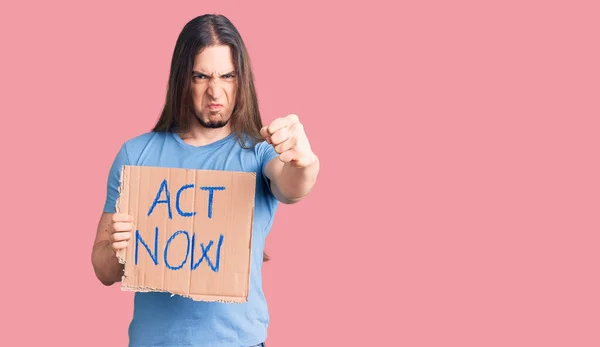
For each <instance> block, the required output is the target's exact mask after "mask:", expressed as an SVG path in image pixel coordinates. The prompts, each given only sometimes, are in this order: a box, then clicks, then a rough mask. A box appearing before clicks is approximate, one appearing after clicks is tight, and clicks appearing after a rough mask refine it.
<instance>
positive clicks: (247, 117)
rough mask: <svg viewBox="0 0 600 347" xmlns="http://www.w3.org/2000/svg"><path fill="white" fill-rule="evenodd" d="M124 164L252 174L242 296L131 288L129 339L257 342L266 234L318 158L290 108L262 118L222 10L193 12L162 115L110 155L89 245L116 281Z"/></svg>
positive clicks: (261, 335)
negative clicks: (212, 298) (213, 297)
mask: <svg viewBox="0 0 600 347" xmlns="http://www.w3.org/2000/svg"><path fill="white" fill-rule="evenodd" d="M122 165H146V166H163V167H179V168H192V169H211V170H232V171H249V172H256V173H257V188H256V197H255V199H256V200H255V211H254V226H253V236H252V258H251V276H250V282H251V283H250V291H249V297H248V302H247V303H243V304H227V303H216V302H201V301H193V300H191V299H187V298H184V297H182V296H177V295H175V296H171V295H170V294H168V293H156V292H153V293H136V294H135V299H134V314H133V319H132V321H131V324H130V326H129V338H130V341H129V343H130V346H164V347H166V346H211V347H221V346H222V347H230V346H232V347H233V346H263V343H264V341H265V340H266V337H267V326H268V323H269V315H268V311H267V305H266V300H265V297H264V294H263V291H262V275H261V266H262V262H263V257H262V256H263V249H264V245H265V239H266V236H267V235H268V233H269V231H270V228H271V225H272V222H273V218H274V215H275V211H276V208H277V205H278V203H279V202H283V203H294V202H297V201H300V200H301V199H302V198H303V197H305V196H306V195H307V194H308V193H309V192H310V191H311V189H312V188H313V186H314V184H315V182H316V179H317V174H318V172H319V159H318V158H317V156H316V155H315V154H314V152H313V151H312V149H311V146H310V144H309V141H308V139H307V136H306V134H305V132H304V129H303V126H302V124H301V123H300V121H299V119H298V117H297V116H296V115H287V116H285V117H281V118H277V119H275V120H274V121H273V122H272V123H270V124H269V125H266V126H263V125H262V123H261V118H260V112H259V109H258V102H257V97H256V93H255V88H254V82H253V74H252V70H251V67H250V62H249V58H248V53H247V51H246V48H245V45H244V42H243V40H242V38H241V37H240V34H239V33H238V31H237V29H236V28H235V27H234V26H233V24H232V23H231V22H230V21H229V20H228V19H227V18H226V17H224V16H220V15H204V16H200V17H197V18H195V19H193V20H192V21H190V22H189V23H187V25H186V26H185V27H184V28H183V30H182V32H181V34H180V35H179V37H178V40H177V43H176V46H175V50H174V53H173V59H172V62H171V71H170V77H169V84H168V92H167V99H166V103H165V106H164V109H163V111H162V114H161V116H160V119H159V120H158V122H157V124H156V126H155V127H154V129H152V131H150V132H148V133H145V134H142V135H139V136H137V137H135V138H133V139H130V140H128V141H126V142H125V143H124V144H123V145H122V147H121V148H120V151H119V152H118V154H117V155H116V158H115V160H114V163H113V165H112V167H111V169H110V173H109V177H108V189H107V197H106V203H105V206H104V211H103V213H102V216H101V218H100V221H99V224H98V230H97V234H96V239H95V242H94V247H93V251H92V263H93V267H94V271H95V273H96V276H97V277H98V279H99V280H100V281H101V282H102V283H103V284H105V285H107V286H108V285H112V284H114V283H116V282H119V281H121V277H122V274H123V265H121V264H119V262H118V260H117V258H116V256H115V252H116V251H117V250H119V249H123V248H125V247H127V243H128V242H129V240H130V239H131V237H132V230H134V226H135V220H133V218H132V217H131V216H128V215H123V214H118V213H115V204H116V199H117V197H118V186H119V178H120V170H121V166H122Z"/></svg>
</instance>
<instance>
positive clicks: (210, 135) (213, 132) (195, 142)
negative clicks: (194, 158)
mask: <svg viewBox="0 0 600 347" xmlns="http://www.w3.org/2000/svg"><path fill="white" fill-rule="evenodd" d="M229 134H231V126H230V125H229V124H227V125H226V126H224V127H222V128H216V129H212V128H205V127H203V126H201V125H200V124H193V125H192V127H191V128H190V130H189V131H188V132H186V133H184V134H179V135H180V136H181V139H182V140H183V141H184V142H185V143H187V144H189V145H192V146H205V145H208V144H211V143H213V142H215V141H219V140H221V139H223V138H225V137H227V136H228V135H229Z"/></svg>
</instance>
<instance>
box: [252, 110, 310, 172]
mask: <svg viewBox="0 0 600 347" xmlns="http://www.w3.org/2000/svg"><path fill="white" fill-rule="evenodd" d="M260 134H261V135H262V137H263V138H264V139H265V141H267V142H268V143H269V144H271V145H272V146H273V148H275V152H277V153H279V159H280V160H281V161H283V162H284V163H290V165H292V166H295V167H307V166H310V165H312V164H313V163H315V161H316V156H315V154H314V153H313V151H312V149H311V147H310V143H309V142H308V137H307V136H306V133H305V132H304V126H303V125H302V123H300V120H299V119H298V116H297V115H295V114H290V115H288V116H286V117H283V118H277V119H275V120H273V122H271V124H269V125H267V126H264V127H263V128H262V129H261V130H260Z"/></svg>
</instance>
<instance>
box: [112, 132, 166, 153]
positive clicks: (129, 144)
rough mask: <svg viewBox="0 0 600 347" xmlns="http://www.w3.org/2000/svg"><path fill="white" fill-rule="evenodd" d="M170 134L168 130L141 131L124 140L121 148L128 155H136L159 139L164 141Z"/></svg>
mask: <svg viewBox="0 0 600 347" xmlns="http://www.w3.org/2000/svg"><path fill="white" fill-rule="evenodd" d="M169 135H170V133H167V132H155V131H149V132H145V133H141V134H139V135H136V136H134V137H132V138H129V139H128V140H126V141H125V142H123V144H122V148H121V150H122V151H124V152H125V153H126V154H127V155H128V156H130V157H135V156H137V155H138V154H139V153H141V152H143V151H144V149H145V148H146V147H148V146H149V145H151V144H152V143H156V142H157V141H159V142H164V140H165V139H167V138H168V136H169Z"/></svg>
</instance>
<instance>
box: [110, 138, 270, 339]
mask: <svg viewBox="0 0 600 347" xmlns="http://www.w3.org/2000/svg"><path fill="white" fill-rule="evenodd" d="M275 157H277V153H276V152H275V150H274V149H273V147H272V146H271V145H269V144H268V143H266V142H264V141H263V142H260V143H258V144H257V145H256V146H254V147H253V148H251V149H244V148H242V147H241V146H240V145H239V143H238V142H237V138H236V137H235V135H234V134H233V133H232V134H230V135H229V136H227V137H225V138H223V139H221V140H219V141H216V142H213V143H211V144H208V145H205V146H200V147H196V146H192V145H189V144H186V143H185V142H183V140H182V139H181V137H179V135H178V134H177V133H171V132H166V133H165V132H149V133H145V134H142V135H140V136H137V137H135V138H133V139H130V140H129V141H127V142H125V143H124V144H123V146H122V147H121V149H120V151H119V152H118V154H117V156H116V158H115V160H114V163H113V165H112V167H111V169H110V173H109V177H108V190H107V198H106V203H105V206H104V211H105V212H111V213H113V212H115V203H116V199H117V197H118V187H119V180H120V171H121V166H122V165H141V166H160V167H172V168H188V169H207V170H232V171H246V172H255V173H256V177H257V180H256V195H255V211H254V226H253V234H252V256H251V265H250V290H249V293H248V302H246V303H218V302H201V301H193V300H191V299H187V298H184V297H181V296H178V295H175V296H171V294H169V293H135V299H134V311H133V319H132V321H131V323H130V326H129V339H130V341H129V346H131V347H141V346H144V347H148V346H163V347H167V346H169V347H170V346H173V347H175V346H177V347H181V346H210V347H240V346H252V345H255V344H259V343H261V342H264V341H265V340H266V338H267V326H268V324H269V313H268V310H267V302H266V300H265V296H264V294H263V290H262V274H261V267H262V261H263V258H262V255H263V249H264V245H265V239H266V237H267V235H268V234H269V231H270V229H271V225H272V223H273V218H274V216H275V211H276V209H277V206H278V201H277V199H276V198H275V196H274V195H273V194H272V193H271V191H270V189H269V186H268V180H267V178H266V176H265V175H264V167H265V164H267V163H268V162H269V161H270V160H271V159H273V158H275Z"/></svg>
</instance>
